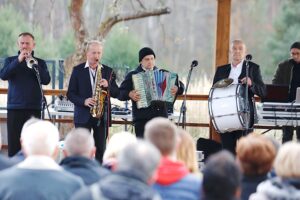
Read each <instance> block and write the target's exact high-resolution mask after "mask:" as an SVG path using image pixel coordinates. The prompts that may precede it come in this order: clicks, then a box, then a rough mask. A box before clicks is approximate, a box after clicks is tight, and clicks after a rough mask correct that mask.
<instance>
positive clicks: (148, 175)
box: [72, 140, 161, 200]
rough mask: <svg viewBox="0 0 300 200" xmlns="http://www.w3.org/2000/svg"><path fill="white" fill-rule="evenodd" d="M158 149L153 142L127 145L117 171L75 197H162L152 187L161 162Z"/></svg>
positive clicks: (76, 199) (77, 199) (154, 199)
mask: <svg viewBox="0 0 300 200" xmlns="http://www.w3.org/2000/svg"><path fill="white" fill-rule="evenodd" d="M160 157H161V156H160V153H159V151H158V150H157V149H156V148H155V147H154V146H153V145H152V144H150V143H148V142H145V141H142V140H138V141H137V142H136V143H132V144H129V145H127V146H126V147H125V148H124V149H123V150H122V151H121V152H120V154H119V155H118V157H117V166H116V170H115V173H112V174H110V175H108V176H106V177H105V178H104V179H102V180H100V182H98V183H96V184H93V185H92V186H91V187H89V188H86V189H82V190H81V191H79V192H78V193H76V194H75V195H74V196H73V197H72V200H81V199H85V200H90V199H111V200H117V199H118V200H127V199H128V200H129V199H130V200H135V199H136V200H159V199H160V197H159V195H158V194H157V193H156V192H155V191H154V190H153V189H152V188H151V186H150V185H151V184H152V183H153V182H154V181H155V179H156V170H157V167H158V164H159V161H160Z"/></svg>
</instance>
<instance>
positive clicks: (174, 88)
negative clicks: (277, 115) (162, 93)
mask: <svg viewBox="0 0 300 200" xmlns="http://www.w3.org/2000/svg"><path fill="white" fill-rule="evenodd" d="M177 91H178V87H177V86H176V85H175V86H173V87H172V88H171V94H172V95H173V96H175V95H176V93H177Z"/></svg>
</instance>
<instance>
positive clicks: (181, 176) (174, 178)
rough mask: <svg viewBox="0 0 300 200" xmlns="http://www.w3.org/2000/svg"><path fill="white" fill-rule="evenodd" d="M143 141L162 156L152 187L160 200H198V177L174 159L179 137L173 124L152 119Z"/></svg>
mask: <svg viewBox="0 0 300 200" xmlns="http://www.w3.org/2000/svg"><path fill="white" fill-rule="evenodd" d="M145 139H146V140H147V141H150V142H151V143H152V144H154V145H155V146H156V147H157V148H158V149H159V151H160V153H161V155H162V160H161V162H160V165H159V167H158V174H157V181H156V182H155V184H154V186H153V187H154V189H155V190H157V191H158V192H159V194H160V195H161V197H162V199H164V200H168V199H170V200H171V199H172V200H177V199H178V200H179V199H185V200H194V199H195V200H196V199H199V197H200V188H201V179H200V177H198V176H196V175H194V174H191V173H190V172H189V169H188V168H187V167H186V166H185V165H184V163H182V162H180V161H178V160H177V159H176V148H177V147H178V144H179V135H178V130H177V127H176V126H175V124H173V123H172V122H171V121H170V120H168V119H166V118H162V117H157V118H154V119H152V120H150V121H149V122H148V123H147V124H146V126H145Z"/></svg>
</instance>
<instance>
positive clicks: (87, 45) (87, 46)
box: [85, 40, 103, 52]
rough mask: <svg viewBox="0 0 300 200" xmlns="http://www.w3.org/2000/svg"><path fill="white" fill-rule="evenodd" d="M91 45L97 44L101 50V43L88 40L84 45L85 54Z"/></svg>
mask: <svg viewBox="0 0 300 200" xmlns="http://www.w3.org/2000/svg"><path fill="white" fill-rule="evenodd" d="M93 44H98V45H99V46H101V47H102V48H103V43H102V42H100V41H99V40H90V41H88V42H87V44H86V49H85V50H86V52H87V51H88V50H89V48H90V46H91V45H93Z"/></svg>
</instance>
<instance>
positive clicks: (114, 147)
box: [103, 131, 137, 162]
mask: <svg viewBox="0 0 300 200" xmlns="http://www.w3.org/2000/svg"><path fill="white" fill-rule="evenodd" d="M136 142H137V140H136V137H135V136H134V135H133V134H131V133H129V132H125V131H124V132H119V133H115V134H114V135H113V136H112V137H111V138H110V140H109V142H108V144H107V147H106V150H105V152H104V155H103V162H105V161H107V160H108V159H111V158H117V156H118V155H119V153H120V152H121V151H122V150H123V149H124V148H125V147H126V146H128V145H129V144H133V143H136Z"/></svg>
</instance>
